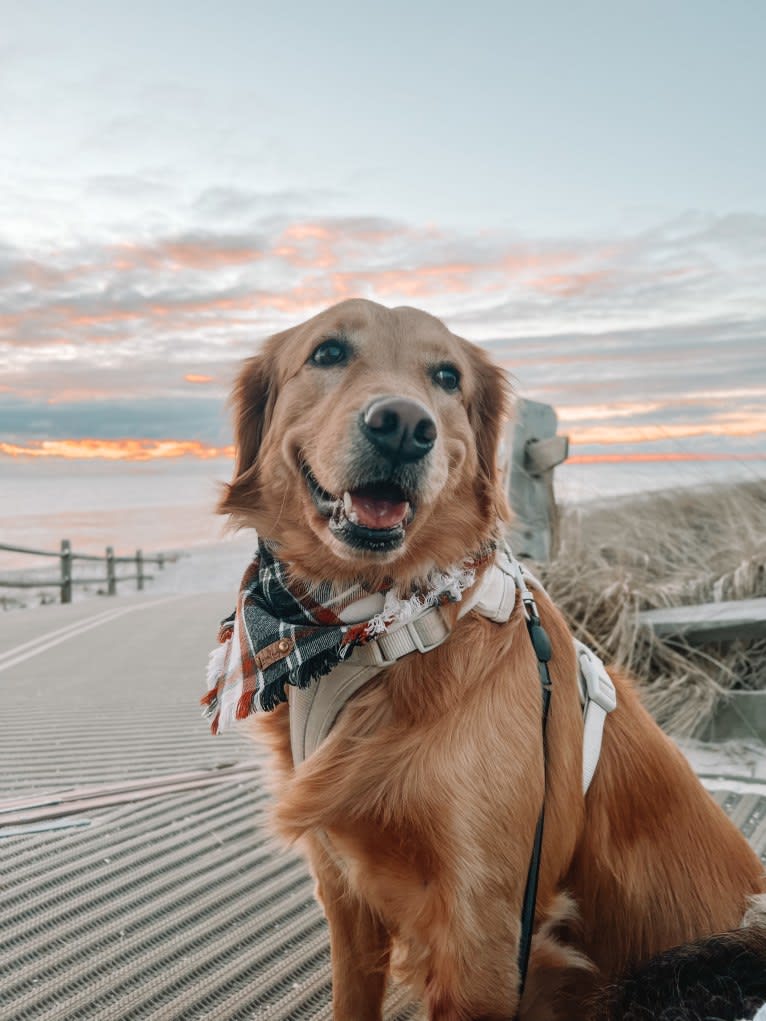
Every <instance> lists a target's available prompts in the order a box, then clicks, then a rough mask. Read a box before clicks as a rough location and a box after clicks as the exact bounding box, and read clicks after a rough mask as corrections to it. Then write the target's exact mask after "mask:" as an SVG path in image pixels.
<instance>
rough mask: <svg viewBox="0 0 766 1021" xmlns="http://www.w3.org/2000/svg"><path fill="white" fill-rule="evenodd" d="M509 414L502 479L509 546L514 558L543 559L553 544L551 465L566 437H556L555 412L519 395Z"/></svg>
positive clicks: (564, 452) (557, 460) (558, 460)
mask: <svg viewBox="0 0 766 1021" xmlns="http://www.w3.org/2000/svg"><path fill="white" fill-rule="evenodd" d="M515 417H516V420H515V423H514V424H513V425H512V426H511V444H512V449H511V456H510V472H509V477H508V480H507V487H508V495H509V497H510V502H511V508H512V510H513V521H512V523H511V547H512V549H513V552H514V553H515V554H516V556H518V557H525V558H528V559H530V560H536V561H538V562H539V563H545V562H546V561H548V560H550V558H551V555H552V554H553V553H554V552H555V549H556V542H557V524H558V521H557V511H556V502H555V499H554V495H553V469H554V467H555V466H556V465H557V464H560V463H561V462H562V461H563V460H565V458H566V456H567V451H568V440H567V437H566V436H557V435H556V426H557V418H556V412H555V411H554V410H553V408H552V407H551V406H550V405H548V404H540V403H539V402H538V401H528V400H525V399H520V400H519V401H518V402H517V406H516V416H515Z"/></svg>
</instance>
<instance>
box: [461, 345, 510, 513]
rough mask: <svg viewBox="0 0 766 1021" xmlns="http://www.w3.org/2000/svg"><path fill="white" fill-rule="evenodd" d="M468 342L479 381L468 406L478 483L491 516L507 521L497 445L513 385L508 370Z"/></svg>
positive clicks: (506, 418)
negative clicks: (475, 453) (507, 374)
mask: <svg viewBox="0 0 766 1021" xmlns="http://www.w3.org/2000/svg"><path fill="white" fill-rule="evenodd" d="M466 344H467V347H468V348H469V349H470V358H471V362H472V364H473V371H474V378H475V380H476V391H475V393H474V395H473V398H472V400H471V402H470V404H469V407H468V417H469V420H470V422H471V427H472V429H473V434H474V436H475V437H476V452H477V454H478V458H479V475H478V482H479V484H480V486H481V487H482V490H483V498H484V500H485V501H486V503H485V507H486V510H487V513H488V515H494V516H496V517H498V518H499V519H500V520H501V521H508V520H509V519H510V509H509V507H508V500H507V498H506V495H505V491H504V489H503V480H502V472H501V471H500V467H499V465H498V448H499V446H500V437H501V436H502V433H503V431H504V429H505V428H506V426H507V423H508V416H509V408H510V400H511V385H510V383H509V382H508V377H507V376H506V374H505V371H504V370H503V369H501V368H500V366H499V365H495V363H494V362H493V361H492V360H491V359H490V358H489V356H488V355H487V354H486V353H485V352H484V351H482V350H481V348H479V347H476V346H475V345H474V344H468V343H467V342H466Z"/></svg>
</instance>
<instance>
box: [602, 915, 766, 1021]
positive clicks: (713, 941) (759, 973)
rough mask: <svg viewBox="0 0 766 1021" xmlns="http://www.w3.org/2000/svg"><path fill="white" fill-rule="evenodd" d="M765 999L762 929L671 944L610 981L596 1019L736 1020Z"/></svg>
mask: <svg viewBox="0 0 766 1021" xmlns="http://www.w3.org/2000/svg"><path fill="white" fill-rule="evenodd" d="M764 1002H766V930H764V929H737V930H735V931H734V932H727V933H722V934H721V935H719V936H711V937H709V938H708V939H704V940H699V941H698V942H696V943H689V944H687V945H686V946H683V947H675V948H674V949H672V950H668V951H666V952H665V953H663V954H660V955H659V956H658V957H655V958H653V959H652V960H651V961H648V962H647V963H646V964H643V965H641V966H640V967H639V968H637V969H636V970H635V971H634V972H633V973H632V974H631V975H629V976H628V977H627V978H625V979H623V980H622V981H621V982H620V983H619V985H617V986H613V987H612V989H611V990H610V991H609V994H608V997H607V999H606V1000H605V1001H604V1002H603V1003H602V1004H601V1006H600V1009H599V1010H597V1011H596V1018H597V1021H739V1019H740V1018H752V1017H753V1016H754V1015H755V1014H756V1012H757V1011H758V1009H759V1008H760V1007H761V1006H762V1005H763V1003H764Z"/></svg>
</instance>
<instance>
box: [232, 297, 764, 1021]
mask: <svg viewBox="0 0 766 1021" xmlns="http://www.w3.org/2000/svg"><path fill="white" fill-rule="evenodd" d="M338 335H342V336H344V337H345V338H348V339H349V340H350V341H351V343H352V344H353V351H354V356H353V358H352V359H351V360H350V362H349V364H347V365H344V366H341V367H338V368H332V369H321V368H317V367H316V366H315V365H314V364H312V363H311V361H310V358H311V354H312V352H313V351H314V350H315V349H316V347H317V345H318V344H320V343H321V342H322V341H323V340H326V339H327V338H328V337H334V336H338ZM444 361H448V362H449V363H451V364H453V365H455V366H456V367H457V368H458V369H459V370H460V373H461V377H462V382H461V392H459V393H457V394H454V393H446V392H444V390H441V389H439V388H438V387H436V386H435V385H434V383H433V379H432V376H431V375H429V372H430V371H431V368H430V367H431V366H433V365H434V364H436V363H441V362H444ZM380 394H397V395H403V396H405V397H409V398H413V399H417V400H418V401H420V402H421V403H423V404H424V405H425V406H426V407H427V408H429V410H430V411H431V413H432V414H433V416H434V419H435V421H436V423H437V427H438V442H437V443H436V446H435V447H434V450H433V451H432V454H431V455H429V457H430V461H429V469H428V478H427V483H426V486H425V489H424V495H423V499H422V501H421V503H420V505H419V506H418V510H417V514H416V517H415V519H414V521H413V522H412V525H411V526H410V527H409V528H408V529H407V537H406V541H405V543H404V545H403V547H402V548H401V549H399V550H397V551H395V552H391V553H388V554H386V555H381V554H371V553H364V552H362V553H360V552H359V551H355V550H351V549H349V548H347V547H345V546H343V544H342V543H341V542H340V541H339V540H338V539H337V538H336V537H334V536H332V535H331V534H330V533H329V530H328V527H327V522H326V520H325V519H323V518H322V516H321V515H320V514H319V513H318V512H317V509H316V507H315V506H314V505H313V504H312V501H311V499H310V497H309V494H308V492H307V489H306V484H305V481H304V478H303V476H302V473H301V465H302V464H308V465H310V466H311V470H312V471H313V473H314V474H315V476H316V478H317V479H318V480H319V481H320V482H321V485H322V486H323V487H325V488H326V489H327V490H328V491H330V492H331V493H338V492H340V493H342V491H343V489H344V487H345V486H346V484H347V483H346V480H345V478H344V471H345V470H346V469H345V465H346V461H345V456H346V451H347V449H348V446H349V436H350V435H351V432H352V431H353V429H354V424H355V422H356V421H357V418H358V415H359V411H360V408H362V407H363V406H364V405H365V404H366V403H367V402H368V401H370V400H371V399H372V398H374V397H376V396H378V395H380ZM506 396H507V395H506V384H505V378H504V374H503V373H502V372H501V371H500V370H499V369H498V368H496V367H495V366H494V365H493V364H492V363H491V362H490V360H489V359H488V358H487V356H486V355H485V354H484V353H483V352H482V351H481V350H479V349H478V348H475V347H473V346H472V345H470V344H469V343H468V342H466V341H464V340H462V339H461V338H459V337H456V336H454V335H453V334H452V333H450V332H449V331H448V330H447V329H446V327H445V326H444V325H443V324H442V323H441V322H439V321H438V320H437V319H434V318H433V317H431V316H429V315H426V314H425V313H423V312H419V311H417V310H415V309H410V308H396V309H387V308H384V307H383V306H380V305H376V304H373V303H372V302H367V301H361V300H354V301H349V302H344V303H343V304H341V305H338V306H336V307H334V308H331V309H328V310H327V311H326V312H323V313H322V314H320V315H319V316H316V317H315V318H314V319H312V320H310V321H309V322H307V323H304V324H302V325H300V326H297V327H296V328H294V329H292V330H287V331H285V332H284V333H281V334H278V335H276V336H274V337H272V338H270V339H269V340H268V341H267V343H266V345H265V346H264V348H263V351H262V353H261V354H259V355H257V356H256V357H255V358H252V359H250V360H249V361H248V362H246V363H245V366H244V368H243V371H242V373H241V375H240V377H239V380H238V383H237V386H236V390H235V403H236V414H237V418H236V430H237V449H238V455H237V464H236V469H235V475H234V479H233V482H232V484H231V486H230V487H228V489H227V492H226V495H225V496H224V498H223V499H222V502H221V510H222V511H223V512H226V513H229V514H231V515H232V516H233V518H234V519H235V520H236V521H237V522H238V523H239V524H245V525H252V526H254V527H255V528H257V530H258V532H259V534H260V535H261V536H263V537H267V538H269V539H271V540H274V541H278V542H279V543H280V552H279V555H280V557H281V558H282V559H283V560H285V561H287V562H288V563H289V564H290V565H291V566H292V569H293V572H294V573H295V575H296V576H298V577H302V578H309V579H312V580H319V579H326V578H332V579H337V580H339V581H341V580H347V579H349V578H352V577H360V576H361V577H364V578H366V579H367V580H368V581H369V582H370V583H372V584H377V583H379V582H380V581H381V579H383V578H385V577H390V578H392V579H394V581H395V582H396V583H399V584H401V585H402V586H404V587H406V586H407V585H408V584H410V583H411V582H412V581H413V580H415V579H418V578H421V577H423V576H424V575H425V574H426V573H427V571H428V570H429V569H430V568H432V567H434V566H437V567H441V568H446V567H448V566H449V565H451V564H453V563H455V562H458V561H460V560H461V559H462V558H463V557H464V556H466V555H467V554H469V553H470V552H472V551H474V550H476V549H477V548H479V547H480V545H481V544H482V542H484V541H486V540H487V539H488V538H491V537H492V536H493V535H495V534H496V529H497V527H498V525H497V522H498V519H502V518H506V517H507V508H506V505H505V499H504V496H503V492H502V487H501V484H500V479H499V477H498V472H497V467H496V449H497V444H498V439H499V433H500V430H501V428H502V426H503V422H504V416H505V410H506V407H505V406H506ZM539 607H540V612H541V617H542V620H543V623H544V626H545V628H546V629H547V631H548V633H549V635H550V637H551V641H552V645H553V657H552V661H551V674H552V677H553V681H554V691H553V700H552V708H551V712H550V718H549V724H548V734H547V768H546V770H545V774H544V769H543V751H542V743H541V733H540V730H541V724H540V691H539V680H538V671H537V664H536V660H535V656H534V653H533V651H532V649H531V645H530V642H529V640H528V636H527V634H526V629H525V626H524V622H523V615H522V611H521V608H520V607H519V606H517V607H516V608H515V610H514V612H513V615H512V617H511V619H510V621H509V622H508V623H507V624H505V625H497V624H494V623H491V622H490V621H488V620H486V619H484V618H482V617H479V616H478V615H476V614H469V615H468V616H467V617H466V618H464V619H463V620H461V621H460V622H458V623H457V624H456V626H455V628H454V631H453V633H452V635H451V637H450V639H449V640H448V641H447V642H446V643H445V644H444V645H442V646H440V647H439V648H438V649H436V650H434V651H432V652H430V653H428V654H427V655H425V656H421V655H415V654H413V655H411V656H408V657H406V658H405V659H403V660H402V661H400V662H399V663H398V664H397V665H396V666H394V667H392V668H390V669H389V670H387V671H386V672H385V674H383V675H381V676H379V677H378V678H376V679H375V680H373V681H372V682H370V683H369V684H368V685H367V686H366V687H365V688H364V689H363V690H362V691H361V692H360V693H359V694H358V695H357V696H356V697H355V698H354V699H353V700H352V701H351V702H350V703H349V704H348V705H347V706H346V708H345V709H344V710H343V712H342V713H341V715H340V717H339V719H338V721H337V723H336V725H335V727H334V729H333V731H332V733H331V735H330V737H329V738H328V739H327V740H326V742H325V743H324V744H323V745H322V746H321V747H320V748H319V750H318V751H317V752H315V754H314V755H312V756H311V757H310V758H309V759H308V760H307V761H306V762H304V763H303V764H302V765H301V766H300V767H299V768H298V769H297V770H294V769H293V766H292V759H291V755H290V747H289V734H288V711H289V709H288V706H287V705H281V706H280V707H279V708H278V709H277V710H276V711H275V712H274V713H272V714H268V715H265V716H263V717H262V718H260V717H259V718H257V719H255V720H254V721H253V723H254V728H256V729H257V730H258V732H259V733H260V734H261V736H265V737H266V738H267V739H268V740H269V741H270V743H271V745H272V747H273V749H274V752H275V763H276V767H277V769H278V771H279V776H280V782H279V787H278V792H279V798H278V803H277V805H276V809H275V819H276V823H277V825H278V828H279V830H280V831H281V833H282V834H283V835H285V836H286V837H287V838H288V839H290V840H298V841H300V842H301V843H302V846H303V847H304V848H305V850H306V853H307V855H308V859H309V862H310V864H311V868H312V870H313V872H314V875H315V877H316V881H317V893H318V897H319V899H320V901H321V903H322V905H323V907H324V911H325V913H326V915H327V918H328V921H329V925H330V935H331V943H332V967H333V987H334V992H333V1004H334V1017H335V1019H336V1021H376V1019H380V1017H381V1003H382V999H383V994H384V986H385V982H386V978H387V974H388V973H389V972H392V973H393V974H394V975H395V976H396V977H397V978H400V979H402V980H403V981H405V982H407V983H408V984H409V985H410V986H411V987H412V988H413V989H414V990H415V992H416V993H417V995H419V996H420V997H421V998H422V1000H423V1002H424V1003H425V1004H426V1007H427V1011H428V1017H429V1018H430V1019H431V1021H468V1019H482V1018H483V1019H510V1018H513V1017H514V1016H515V1015H516V1012H517V1009H518V1010H519V1016H520V1018H521V1019H522V1021H545V1019H555V1018H562V1019H563V1018H566V1019H567V1021H576V1019H577V1018H586V1017H587V1016H588V1011H587V1008H586V1006H585V1003H586V1002H587V999H588V997H589V996H590V995H591V994H592V993H593V991H594V989H597V988H598V987H599V986H600V985H602V984H604V983H606V982H608V981H610V980H613V979H614V978H615V977H616V976H617V975H619V974H620V973H621V972H622V971H623V970H624V969H626V968H627V967H629V966H631V965H633V964H635V963H636V962H638V961H640V960H643V959H645V958H648V957H650V956H652V955H654V954H656V953H658V952H659V951H662V950H664V949H666V948H668V947H671V946H673V945H675V944H679V943H682V942H684V941H687V940H691V939H694V938H697V937H700V936H703V935H705V934H708V933H712V932H715V931H719V930H724V929H727V928H732V927H734V926H736V925H737V924H738V923H739V921H740V919H741V918H742V915H743V913H744V911H745V908H746V901H747V898H748V896H750V895H752V894H754V893H757V892H758V891H760V890H762V889H764V886H763V876H762V869H761V867H760V864H759V862H758V861H757V859H756V857H755V855H754V854H753V852H752V851H751V849H750V848H749V846H748V844H747V842H746V841H745V839H744V837H743V836H742V835H741V834H740V833H739V832H738V831H737V830H736V829H735V827H734V826H733V825H732V824H731V823H730V822H729V821H728V819H727V818H726V816H725V815H724V813H723V812H722V811H721V809H720V808H719V807H718V806H717V805H716V804H715V803H714V802H713V800H712V798H710V796H709V795H708V794H707V793H706V792H705V791H704V790H703V788H702V787H701V786H700V784H699V782H698V781H697V779H696V777H695V776H694V774H693V772H692V770H691V769H690V768H689V766H688V765H687V763H686V761H685V760H684V758H683V757H682V756H681V754H680V753H679V752H678V751H677V749H676V748H675V746H674V745H673V744H672V743H671V741H669V740H668V738H667V737H666V736H665V735H664V734H663V733H662V732H661V731H660V730H659V728H658V727H657V726H656V725H655V724H654V722H653V721H652V719H651V718H650V717H649V716H648V714H647V713H646V712H645V711H644V709H643V708H642V706H641V704H640V702H639V700H638V698H637V697H636V695H635V693H634V691H633V689H632V687H631V684H630V681H629V680H628V679H627V678H625V677H623V676H621V675H620V674H619V673H613V677H614V681H615V684H616V686H617V690H618V699H619V704H618V709H617V710H616V711H615V712H614V713H613V714H611V716H610V717H609V718H608V720H607V724H606V730H605V735H604V742H603V751H602V756H601V761H600V764H599V767H598V770H597V773H596V776H595V780H594V782H593V784H592V787H591V789H590V791H589V793H588V795H587V797H586V798H583V795H582V792H581V779H580V778H581V769H582V762H581V758H582V749H581V742H582V715H581V709H580V703H579V698H578V691H577V682H576V672H575V659H574V652H573V646H572V640H571V636H570V632H569V629H568V628H567V625H566V623H565V622H564V620H563V619H562V617H561V615H560V613H559V612H558V611H557V609H556V608H555V606H553V605H552V604H551V603H550V601H549V600H548V599H547V598H545V597H543V596H541V597H540V600H539ZM450 612H452V613H453V615H454V614H455V612H456V611H455V608H454V607H453V608H452V610H451V611H450ZM544 777H545V779H544ZM544 784H545V797H546V824H545V838H544V844H543V852H542V868H541V874H540V886H539V894H538V902H537V913H536V936H535V940H534V943H533V952H532V959H531V963H530V969H529V978H528V983H527V988H526V991H525V995H524V1000H523V1002H522V1003H521V1005H520V1007H519V1005H518V1002H517V1001H518V981H519V976H518V973H517V965H516V958H517V952H518V939H519V918H520V911H521V901H522V897H523V891H524V886H525V881H526V875H527V869H528V865H529V858H530V852H531V845H532V836H533V831H534V828H535V823H536V820H537V817H538V813H539V811H540V805H541V802H542V799H543V793H544Z"/></svg>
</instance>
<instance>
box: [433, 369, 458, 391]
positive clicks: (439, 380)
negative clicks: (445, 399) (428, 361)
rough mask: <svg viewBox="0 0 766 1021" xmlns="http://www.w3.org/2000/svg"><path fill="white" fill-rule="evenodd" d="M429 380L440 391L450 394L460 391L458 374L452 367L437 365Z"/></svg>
mask: <svg viewBox="0 0 766 1021" xmlns="http://www.w3.org/2000/svg"><path fill="white" fill-rule="evenodd" d="M431 379H433V381H434V383H436V385H437V386H440V387H441V388H442V390H447V391H448V392H452V391H453V390H459V389H460V373H459V372H458V370H457V369H456V368H455V366H454V365H439V366H437V367H436V368H435V369H434V371H433V372H432V373H431Z"/></svg>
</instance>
